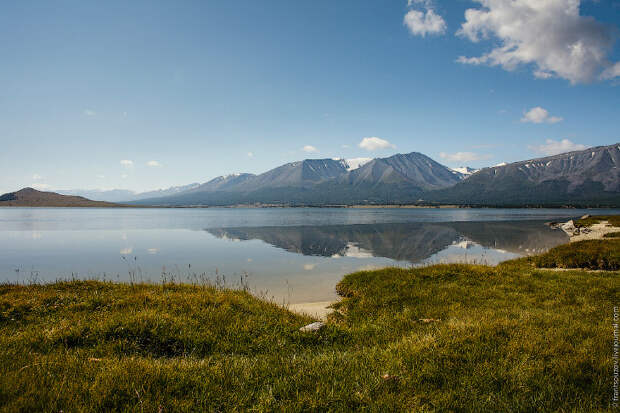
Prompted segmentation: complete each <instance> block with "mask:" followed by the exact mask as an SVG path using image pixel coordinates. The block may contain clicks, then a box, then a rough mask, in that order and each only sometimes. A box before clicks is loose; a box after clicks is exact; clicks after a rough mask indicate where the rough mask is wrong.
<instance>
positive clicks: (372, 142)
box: [359, 136, 396, 151]
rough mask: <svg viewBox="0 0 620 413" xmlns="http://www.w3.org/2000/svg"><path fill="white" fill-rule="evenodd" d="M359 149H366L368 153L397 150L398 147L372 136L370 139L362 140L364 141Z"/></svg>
mask: <svg viewBox="0 0 620 413" xmlns="http://www.w3.org/2000/svg"><path fill="white" fill-rule="evenodd" d="M359 147H360V148H362V149H366V150H367V151H376V150H377V149H387V148H396V145H392V144H391V143H390V142H388V141H386V140H385V139H381V138H377V137H376V136H372V137H370V138H364V139H362V141H361V142H360V143H359Z"/></svg>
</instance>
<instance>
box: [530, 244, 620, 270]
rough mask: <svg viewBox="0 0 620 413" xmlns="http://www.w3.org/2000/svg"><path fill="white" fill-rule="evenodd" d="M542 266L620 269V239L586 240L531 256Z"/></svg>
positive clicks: (538, 265) (533, 260)
mask: <svg viewBox="0 0 620 413" xmlns="http://www.w3.org/2000/svg"><path fill="white" fill-rule="evenodd" d="M531 260H532V262H533V263H534V265H536V266H537V267H541V268H583V269H590V270H608V271H617V270H620V239H610V240H584V241H578V242H573V243H570V244H565V245H560V246H558V247H555V248H552V249H550V250H549V251H547V252H546V253H544V254H542V255H538V256H534V257H531Z"/></svg>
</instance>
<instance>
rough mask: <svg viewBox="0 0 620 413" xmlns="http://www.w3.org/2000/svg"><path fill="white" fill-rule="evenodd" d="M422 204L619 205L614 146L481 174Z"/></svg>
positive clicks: (618, 153)
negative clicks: (430, 202)
mask: <svg viewBox="0 0 620 413" xmlns="http://www.w3.org/2000/svg"><path fill="white" fill-rule="evenodd" d="M424 199H426V200H429V201H434V202H440V203H456V204H483V205H541V204H550V205H551V204H573V205H576V204H583V205H586V204H587V205H620V144H615V145H610V146H599V147H595V148H590V149H587V150H584V151H576V152H569V153H564V154H560V155H554V156H548V157H545V158H537V159H530V160H527V161H521V162H515V163H511V164H507V165H501V166H495V167H492V168H485V169H482V170H481V171H479V172H477V173H475V174H473V175H472V176H471V177H469V178H468V179H466V180H464V181H462V182H460V183H458V184H456V185H455V186H454V187H451V188H448V189H444V190H440V191H434V192H429V193H428V194H425V195H424Z"/></svg>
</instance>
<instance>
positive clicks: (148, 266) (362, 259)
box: [0, 208, 620, 303]
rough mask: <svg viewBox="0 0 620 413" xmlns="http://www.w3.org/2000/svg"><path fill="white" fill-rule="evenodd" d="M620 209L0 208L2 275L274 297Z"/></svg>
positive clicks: (312, 298)
mask: <svg viewBox="0 0 620 413" xmlns="http://www.w3.org/2000/svg"><path fill="white" fill-rule="evenodd" d="M586 213H589V214H610V213H616V214H617V213H620V210H617V209H616V210H577V209H464V208H463V209H458V208H454V209H451V208H446V209H437V208H430V209H405V208H402V209H396V208H360V209H355V208H186V209H181V208H179V209H133V208H132V209H129V208H127V209H124V208H119V209H116V208H102V209H99V208H0V281H3V282H20V283H28V282H48V281H54V280H57V279H71V278H80V279H101V280H114V281H116V280H118V281H150V282H161V281H164V280H174V281H181V282H202V281H204V280H209V281H211V282H217V283H219V284H225V285H227V286H232V287H235V286H238V285H240V284H244V285H247V286H249V287H250V289H251V290H252V291H253V292H255V293H257V294H259V295H262V296H266V297H269V298H273V299H274V300H276V301H278V302H285V303H301V302H318V301H329V300H333V299H334V298H336V294H335V292H334V286H335V285H336V283H337V282H338V281H339V280H340V279H341V278H342V276H343V275H345V274H347V273H349V272H353V271H357V270H363V269H373V268H379V267H385V266H400V267H409V266H413V265H427V264H429V263H443V262H477V263H486V264H491V265H495V264H497V263H499V262H501V261H504V260H508V259H512V258H515V257H520V256H524V255H527V254H532V253H538V252H542V251H545V250H546V249H548V248H551V247H553V246H556V245H559V244H562V243H565V242H567V241H568V237H567V236H566V235H565V234H564V233H563V232H562V231H559V230H552V229H550V228H548V227H547V226H545V225H544V222H545V221H550V220H560V219H569V218H574V217H578V216H581V215H583V214H586Z"/></svg>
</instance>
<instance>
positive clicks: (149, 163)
mask: <svg viewBox="0 0 620 413" xmlns="http://www.w3.org/2000/svg"><path fill="white" fill-rule="evenodd" d="M146 165H147V166H152V167H158V166H161V164H160V163H159V162H158V161H148V162H147V163H146Z"/></svg>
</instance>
